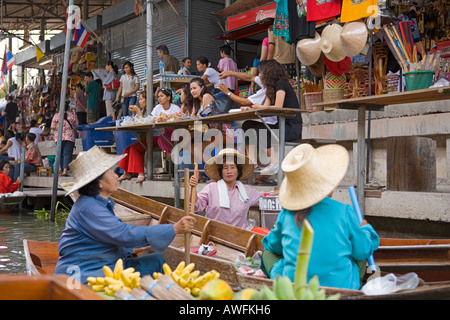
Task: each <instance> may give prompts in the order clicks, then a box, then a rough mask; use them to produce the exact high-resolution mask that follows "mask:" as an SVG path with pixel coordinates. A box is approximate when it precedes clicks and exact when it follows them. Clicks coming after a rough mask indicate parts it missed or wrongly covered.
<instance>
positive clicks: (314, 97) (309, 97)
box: [303, 91, 323, 112]
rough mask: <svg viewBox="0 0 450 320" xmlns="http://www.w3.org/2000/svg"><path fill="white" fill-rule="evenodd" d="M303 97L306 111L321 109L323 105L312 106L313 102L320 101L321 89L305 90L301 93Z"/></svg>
mask: <svg viewBox="0 0 450 320" xmlns="http://www.w3.org/2000/svg"><path fill="white" fill-rule="evenodd" d="M303 96H304V97H305V105H306V111H308V112H316V111H323V107H314V106H313V105H312V104H313V103H318V102H322V91H320V92H306V93H304V94H303Z"/></svg>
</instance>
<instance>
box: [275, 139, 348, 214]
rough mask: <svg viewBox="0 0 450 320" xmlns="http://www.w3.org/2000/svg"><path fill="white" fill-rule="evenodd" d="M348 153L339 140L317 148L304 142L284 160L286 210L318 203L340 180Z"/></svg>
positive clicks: (282, 190)
mask: <svg viewBox="0 0 450 320" xmlns="http://www.w3.org/2000/svg"><path fill="white" fill-rule="evenodd" d="M348 163H349V155H348V152H347V150H346V149H345V148H344V147H342V146H340V145H337V144H330V145H326V146H322V147H319V148H317V149H314V148H313V147H312V146H311V145H310V144H306V143H304V144H301V145H299V146H297V147H295V148H294V149H292V151H291V152H289V154H288V155H287V156H286V158H285V159H284V160H283V163H282V164H281V169H282V170H283V171H284V174H285V178H284V179H283V182H282V183H281V186H280V191H279V201H280V204H281V205H282V206H283V208H285V209H287V210H301V209H306V208H309V207H311V206H313V205H315V204H316V203H319V202H320V201H321V200H323V199H324V198H325V197H326V196H328V195H329V194H330V193H331V192H332V191H333V190H334V189H335V188H336V187H337V186H338V185H339V183H340V182H341V180H342V179H343V178H344V176H345V173H346V172H347V168H348Z"/></svg>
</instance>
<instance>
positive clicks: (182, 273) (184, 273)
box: [180, 269, 191, 279]
mask: <svg viewBox="0 0 450 320" xmlns="http://www.w3.org/2000/svg"><path fill="white" fill-rule="evenodd" d="M190 274H191V272H190V271H189V270H186V269H185V270H183V272H181V274H180V277H181V278H184V279H186V278H187V277H188V276H189V275H190Z"/></svg>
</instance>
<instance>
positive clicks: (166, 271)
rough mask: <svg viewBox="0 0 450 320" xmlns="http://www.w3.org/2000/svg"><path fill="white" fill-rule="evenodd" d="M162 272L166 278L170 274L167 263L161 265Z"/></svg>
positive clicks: (170, 270)
mask: <svg viewBox="0 0 450 320" xmlns="http://www.w3.org/2000/svg"><path fill="white" fill-rule="evenodd" d="M163 270H164V274H167V275H168V276H170V275H171V274H172V269H170V266H169V265H168V264H167V263H164V264H163Z"/></svg>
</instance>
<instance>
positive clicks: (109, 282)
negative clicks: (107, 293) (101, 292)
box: [105, 277, 122, 285]
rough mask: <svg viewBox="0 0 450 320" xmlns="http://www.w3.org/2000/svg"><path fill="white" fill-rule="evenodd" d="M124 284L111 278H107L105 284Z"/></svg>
mask: <svg viewBox="0 0 450 320" xmlns="http://www.w3.org/2000/svg"><path fill="white" fill-rule="evenodd" d="M119 283H122V282H121V281H120V280H117V279H114V278H111V277H105V284H107V285H110V284H119Z"/></svg>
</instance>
